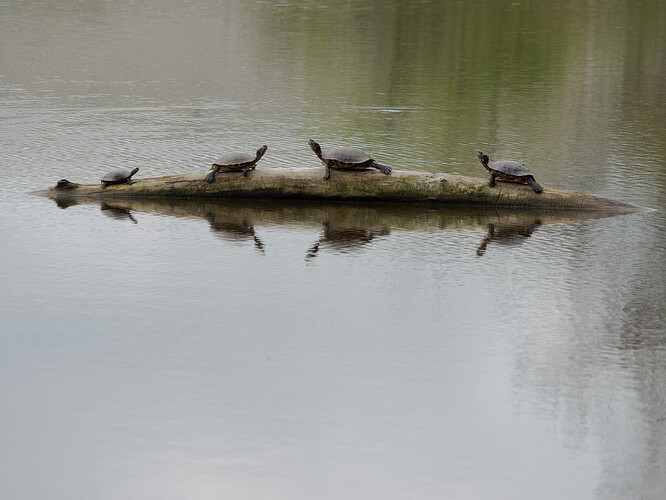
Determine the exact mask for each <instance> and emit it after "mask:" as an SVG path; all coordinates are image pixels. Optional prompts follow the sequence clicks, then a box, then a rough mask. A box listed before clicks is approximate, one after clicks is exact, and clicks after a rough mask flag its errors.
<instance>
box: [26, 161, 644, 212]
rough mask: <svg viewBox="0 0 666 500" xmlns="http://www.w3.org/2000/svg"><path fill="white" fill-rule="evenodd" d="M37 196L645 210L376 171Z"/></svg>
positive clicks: (183, 178)
mask: <svg viewBox="0 0 666 500" xmlns="http://www.w3.org/2000/svg"><path fill="white" fill-rule="evenodd" d="M36 194H40V195H46V196H49V197H51V198H54V199H61V200H66V199H72V198H95V199H142V198H197V199H206V198H208V199H211V198H216V199H231V198H236V199H238V198H241V199H273V200H277V199H289V200H328V201H373V202H390V203H421V204H424V203H425V204H447V205H475V206H496V207H514V208H525V209H567V210H593V211H599V210H608V211H612V212H618V213H621V212H634V211H640V210H647V209H645V208H644V207H640V206H637V205H633V204H630V203H623V202H619V201H614V200H609V199H606V198H601V197H598V196H592V195H588V194H582V193H576V192H573V191H565V190H561V189H555V188H550V187H548V186H545V187H544V190H543V192H542V193H540V194H537V193H535V192H534V191H532V189H531V188H530V187H529V186H527V185H524V184H515V183H509V182H498V183H497V184H496V186H495V187H492V188H491V187H489V186H488V181H487V179H485V178H483V179H482V178H475V177H465V176H461V175H453V174H441V173H424V172H411V171H397V172H396V171H394V172H393V174H391V175H390V176H387V175H383V174H382V173H380V172H378V171H376V170H367V171H341V170H335V171H334V172H333V175H332V176H331V178H330V179H329V180H324V179H323V174H322V171H321V169H311V170H310V169H295V168H281V169H263V170H261V169H260V170H254V171H251V172H249V174H248V176H247V177H244V176H243V174H242V173H240V172H226V173H220V174H218V175H217V177H216V179H215V181H214V182H212V183H208V182H206V181H205V180H204V176H203V175H202V174H189V175H175V176H168V177H155V178H149V179H136V180H134V181H133V182H132V183H131V184H118V185H113V186H108V187H107V188H105V189H102V188H101V186H100V185H99V184H95V185H84V184H76V183H72V182H68V181H65V180H62V181H59V182H58V184H57V185H56V186H54V187H52V188H50V189H49V190H48V191H42V192H39V193H36Z"/></svg>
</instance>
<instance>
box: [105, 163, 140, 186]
mask: <svg viewBox="0 0 666 500" xmlns="http://www.w3.org/2000/svg"><path fill="white" fill-rule="evenodd" d="M138 171H139V167H136V168H135V169H134V170H127V169H121V170H114V171H113V172H109V173H108V174H106V175H104V176H103V177H102V189H104V188H105V187H106V186H109V185H111V184H122V183H124V182H126V183H127V184H132V176H133V175H134V174H136V173H137V172H138Z"/></svg>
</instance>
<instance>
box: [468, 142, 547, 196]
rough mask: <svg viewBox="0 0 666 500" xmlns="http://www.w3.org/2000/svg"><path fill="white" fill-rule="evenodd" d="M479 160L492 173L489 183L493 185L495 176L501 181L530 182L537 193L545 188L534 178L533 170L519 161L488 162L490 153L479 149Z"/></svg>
mask: <svg viewBox="0 0 666 500" xmlns="http://www.w3.org/2000/svg"><path fill="white" fill-rule="evenodd" d="M478 156H479V161H480V162H481V165H483V166H484V167H485V168H486V170H487V171H488V172H489V173H490V181H489V182H488V185H489V186H490V187H493V186H494V185H495V178H497V179H499V180H501V181H507V182H518V183H520V184H529V185H530V186H531V187H532V189H534V192H535V193H540V192H541V191H543V188H542V187H541V186H540V185H539V183H538V182H537V181H535V180H534V176H533V175H532V172H530V171H529V170H527V167H525V165H523V164H522V163H520V162H517V161H507V160H500V161H493V162H490V163H488V160H489V159H490V158H488V155H486V154H483V153H482V152H481V151H479V155H478Z"/></svg>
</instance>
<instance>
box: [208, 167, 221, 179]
mask: <svg viewBox="0 0 666 500" xmlns="http://www.w3.org/2000/svg"><path fill="white" fill-rule="evenodd" d="M218 170H220V169H219V168H213V169H212V170H211V171H210V172H209V173H208V175H207V176H206V182H213V181H214V180H215V174H217V172H218Z"/></svg>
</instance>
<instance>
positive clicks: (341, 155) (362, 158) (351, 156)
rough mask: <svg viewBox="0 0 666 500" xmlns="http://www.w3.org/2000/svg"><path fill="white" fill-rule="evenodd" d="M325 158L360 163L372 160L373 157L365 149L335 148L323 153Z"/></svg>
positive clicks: (352, 163) (344, 162) (340, 161)
mask: <svg viewBox="0 0 666 500" xmlns="http://www.w3.org/2000/svg"><path fill="white" fill-rule="evenodd" d="M322 157H323V158H324V159H325V160H333V161H336V162H339V163H341V164H351V165H354V164H359V163H365V162H367V161H370V160H372V157H371V156H370V155H369V154H368V153H366V152H365V151H361V150H360V149H356V148H347V147H342V148H335V149H331V150H330V151H326V152H324V153H322Z"/></svg>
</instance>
